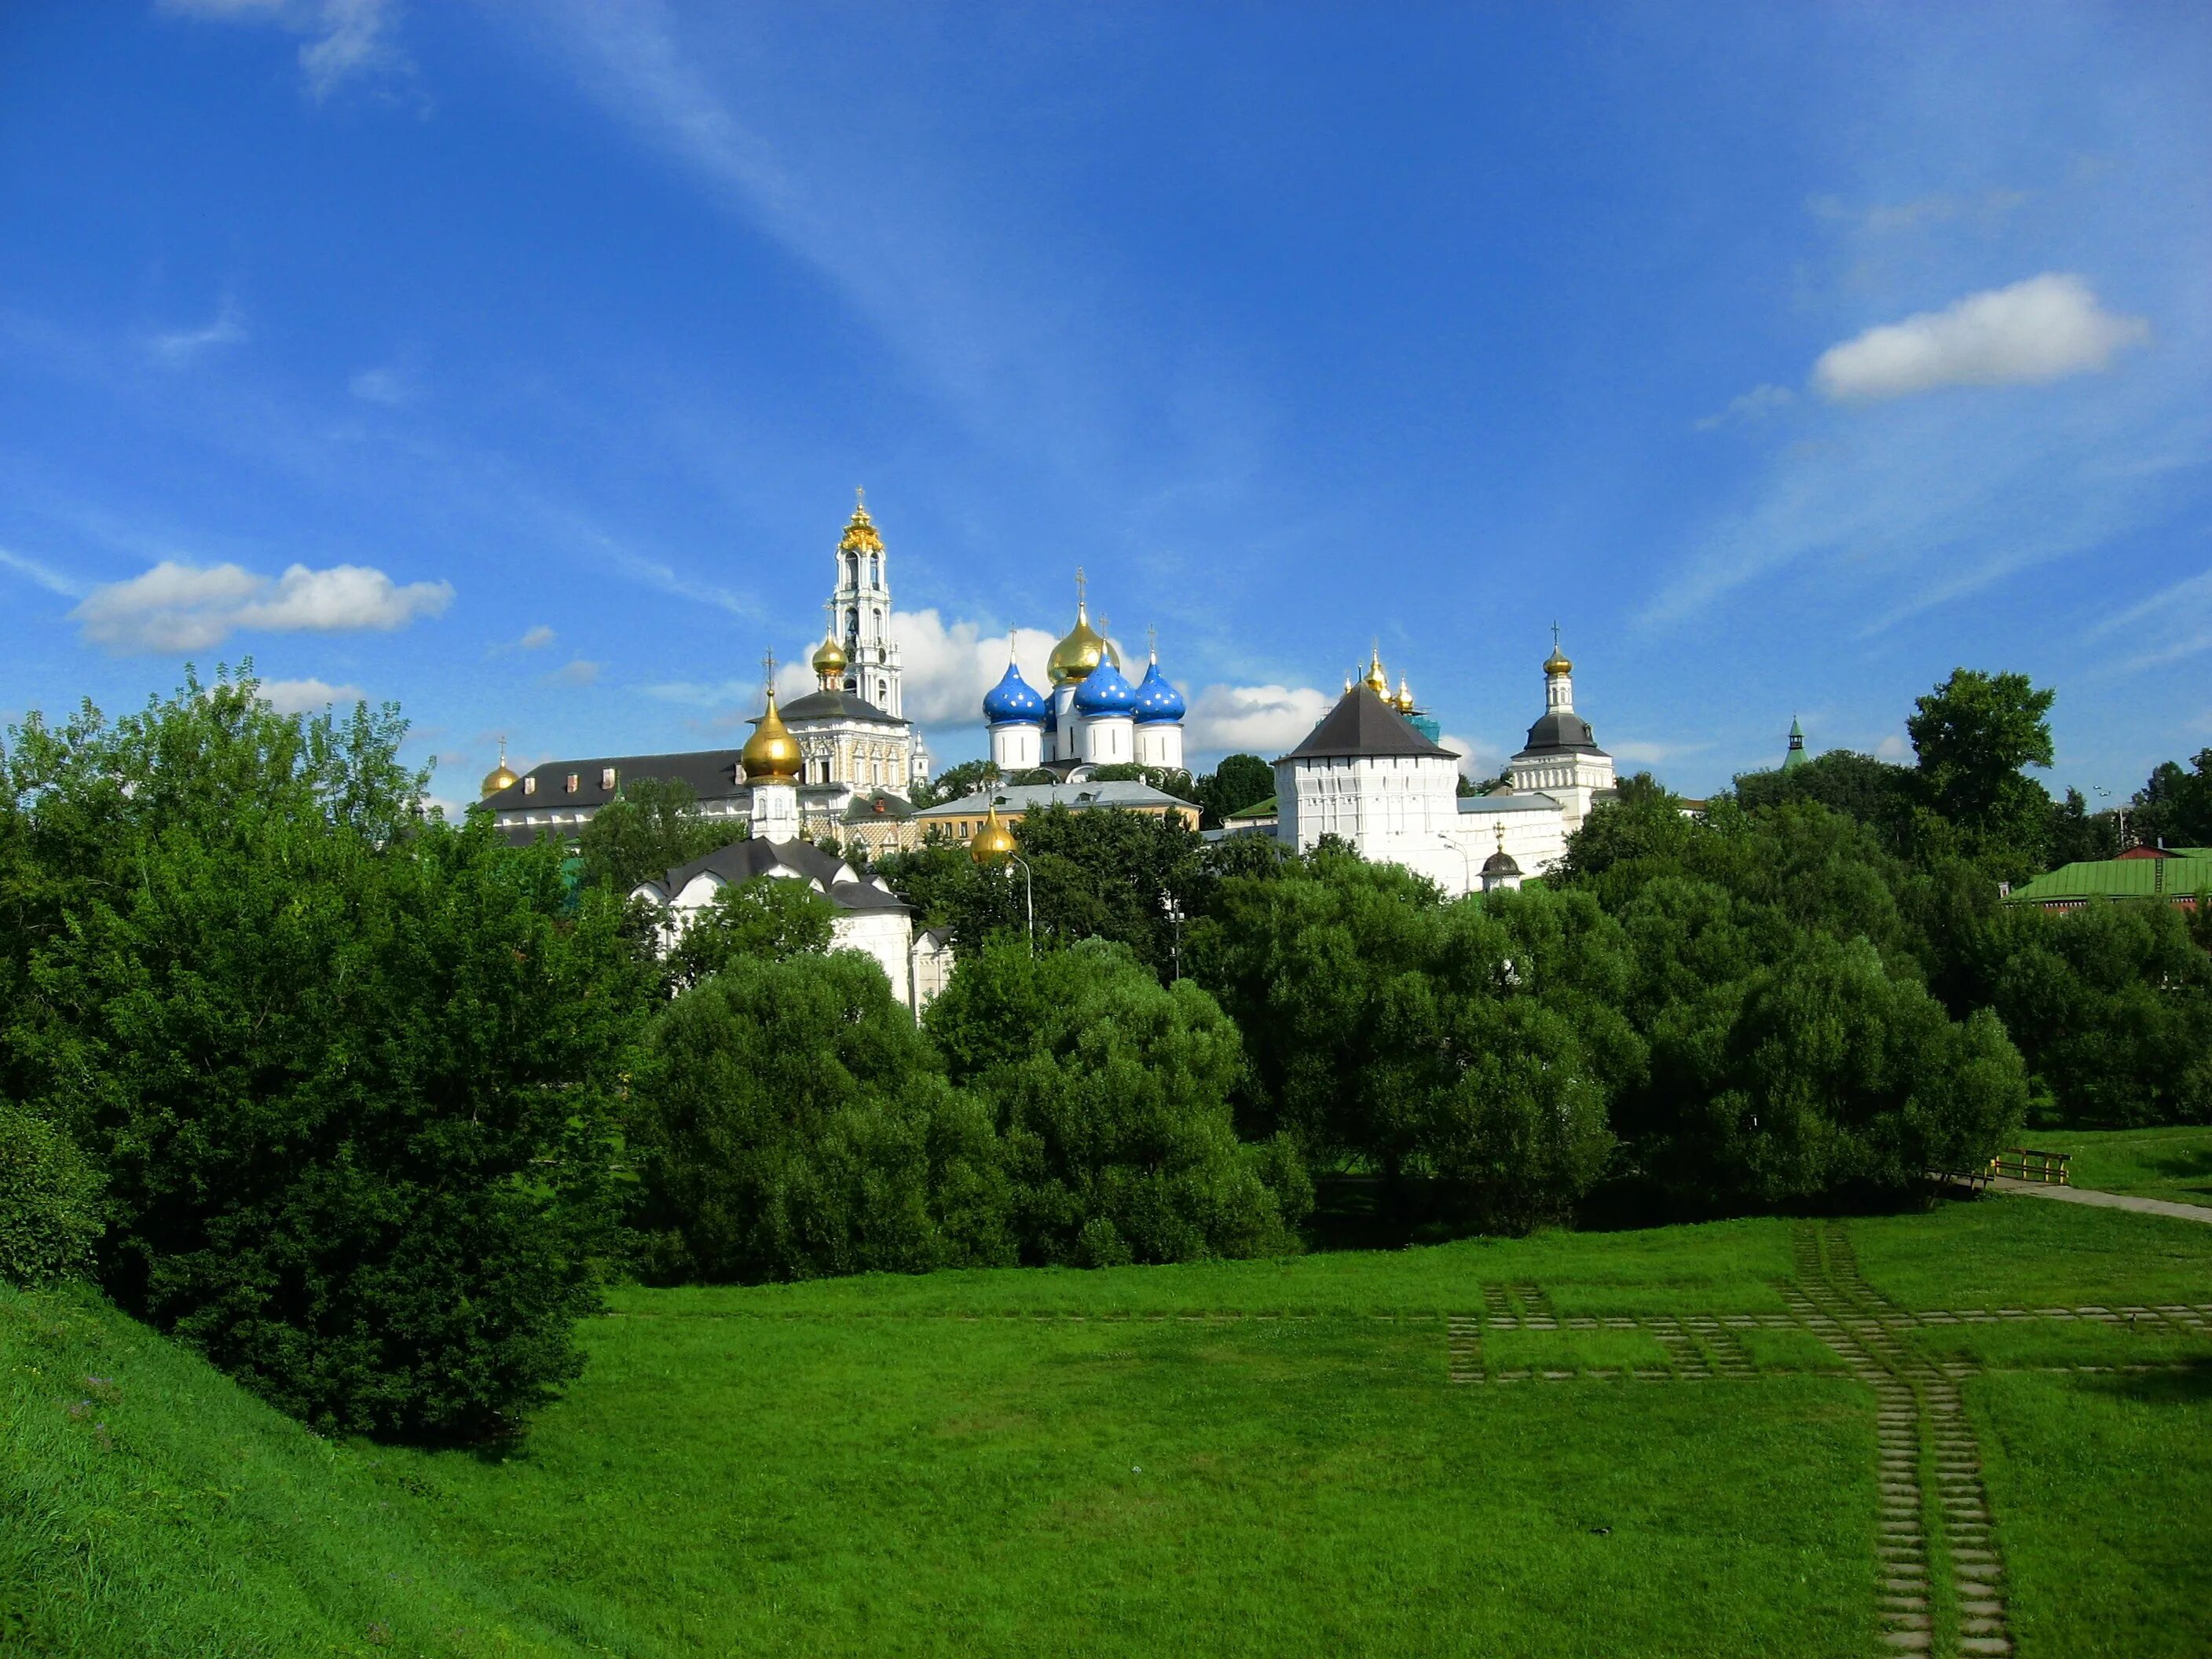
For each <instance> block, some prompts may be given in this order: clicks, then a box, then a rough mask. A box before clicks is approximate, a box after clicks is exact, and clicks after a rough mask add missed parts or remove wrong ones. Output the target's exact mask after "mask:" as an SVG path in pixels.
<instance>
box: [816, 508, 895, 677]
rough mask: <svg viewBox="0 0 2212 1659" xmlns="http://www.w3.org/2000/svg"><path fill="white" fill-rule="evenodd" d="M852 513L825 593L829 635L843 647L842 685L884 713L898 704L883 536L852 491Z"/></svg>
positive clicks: (841, 539)
mask: <svg viewBox="0 0 2212 1659" xmlns="http://www.w3.org/2000/svg"><path fill="white" fill-rule="evenodd" d="M853 494H854V498H855V504H854V507H853V516H852V519H851V520H850V521H848V523H847V524H846V526H845V533H844V534H843V535H842V537H840V538H838V541H837V584H836V586H835V587H834V588H832V589H831V590H830V593H829V635H830V637H831V638H832V639H835V640H836V641H837V642H838V643H839V644H841V645H842V646H843V647H844V648H845V683H844V689H845V690H848V691H849V692H851V693H852V694H853V695H854V696H858V697H860V698H861V699H862V700H863V701H865V702H871V703H873V704H874V705H875V706H876V707H877V708H880V709H882V710H883V711H884V713H885V714H890V715H894V716H896V717H898V718H900V719H904V718H905V713H906V711H905V710H904V709H903V708H901V707H900V706H899V705H900V703H901V702H902V698H901V696H900V694H899V648H898V647H897V646H896V644H895V643H894V642H893V641H892V640H891V636H890V625H891V587H890V573H889V571H888V570H887V569H886V568H885V567H886V565H887V563H888V560H887V559H886V557H885V556H884V538H883V537H882V535H881V534H880V533H879V532H878V531H877V529H876V526H875V521H874V520H872V519H871V518H869V517H868V507H867V501H866V495H865V494H864V492H862V491H860V490H857V489H856V490H854V492H853Z"/></svg>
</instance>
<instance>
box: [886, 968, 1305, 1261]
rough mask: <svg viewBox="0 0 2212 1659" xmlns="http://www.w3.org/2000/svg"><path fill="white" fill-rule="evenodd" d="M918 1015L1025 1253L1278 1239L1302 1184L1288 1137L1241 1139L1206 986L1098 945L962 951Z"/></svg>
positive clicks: (1047, 1255)
mask: <svg viewBox="0 0 2212 1659" xmlns="http://www.w3.org/2000/svg"><path fill="white" fill-rule="evenodd" d="M928 1025H929V1030H930V1032H931V1034H932V1035H933V1036H934V1037H936V1038H937V1040H938V1041H939V1043H940V1044H941V1046H942V1047H943V1048H944V1049H945V1052H946V1053H947V1054H949V1055H950V1056H951V1058H952V1064H953V1077H954V1079H955V1081H957V1082H959V1083H961V1084H963V1085H966V1086H968V1087H970V1088H972V1089H973V1090H974V1091H975V1092H976V1093H977V1094H978V1095H979V1096H981V1097H982V1098H983V1099H984V1100H985V1101H986V1102H987V1103H989V1105H990V1106H991V1108H992V1109H993V1110H994V1114H995V1116H996V1121H997V1123H998V1127H999V1133H1000V1138H1001V1140H1002V1142H1003V1146H1004V1158H1005V1163H1006V1170H1007V1172H1008V1175H1009V1177H1010V1179H1011V1181H1012V1194H1011V1202H1012V1225H1013V1229H1014V1232H1015V1235H1016V1237H1017V1238H1018V1241H1019V1245H1020V1250H1021V1257H1022V1260H1023V1261H1030V1262H1072V1263H1075V1264H1078V1265H1094V1266H1104V1265H1109V1264H1111V1263H1115V1262H1120V1261H1195V1260H1199V1259H1201V1258H1204V1257H1207V1256H1249V1255H1267V1254H1270V1253H1273V1252H1278V1251H1282V1250H1285V1249H1293V1248H1295V1237H1294V1235H1293V1234H1292V1233H1291V1226H1292V1225H1294V1224H1295V1223H1296V1222H1297V1221H1298V1220H1299V1219H1301V1218H1303V1217H1304V1213H1305V1211H1306V1210H1307V1209H1308V1208H1309V1207H1310V1204H1311V1201H1312V1198H1311V1188H1310V1185H1309V1184H1308V1183H1307V1182H1306V1179H1305V1176H1304V1169H1303V1166H1302V1165H1301V1164H1300V1163H1299V1161H1298V1159H1297V1157H1296V1155H1295V1153H1294V1152H1292V1150H1291V1148H1290V1147H1289V1146H1286V1145H1284V1146H1273V1147H1269V1148H1267V1149H1265V1150H1261V1149H1255V1148H1252V1147H1248V1146H1241V1145H1240V1144H1238V1141H1237V1135H1236V1131H1235V1129H1234V1128H1233V1127H1232V1126H1231V1118H1230V1105H1229V1097H1230V1093H1231V1090H1232V1089H1233V1088H1234V1087H1235V1086H1236V1084H1237V1079H1238V1076H1239V1074H1240V1073H1241V1072H1242V1070H1243V1046H1242V1044H1241V1042H1239V1040H1238V1036H1237V1028H1236V1027H1235V1026H1234V1025H1232V1024H1230V1022H1229V1020H1228V1018H1226V1017H1225V1015H1224V1014H1223V1013H1222V1012H1221V1010H1220V1008H1219V1006H1218V1005H1217V1004H1216V1003H1215V1002H1214V1000H1213V999H1212V997H1210V996H1208V995H1207V994H1206V993H1205V992H1204V991H1202V990H1200V988H1199V987H1198V986H1197V985H1195V984H1194V983H1192V982H1190V981H1182V982H1181V983H1179V984H1176V985H1174V986H1172V987H1170V986H1163V985H1162V984H1161V983H1160V982H1159V981H1158V980H1157V979H1155V978H1154V977H1153V976H1152V975H1151V974H1150V973H1148V972H1146V970H1145V969H1143V968H1141V967H1139V965H1138V964H1137V963H1136V962H1135V961H1133V959H1132V957H1130V956H1129V954H1128V952H1127V951H1125V950H1122V949H1120V948H1117V947H1115V946H1113V945H1107V944H1105V943H1103V942H1099V941H1090V942H1086V943H1084V944H1081V945H1075V946H1073V947H1072V948H1071V949H1068V950H1066V951H1053V952H1048V953H1047V954H1045V955H1043V956H1041V957H1031V956H1030V954H1029V952H1028V951H1027V950H1026V948H1025V947H1024V946H1022V945H1018V944H1015V943H1012V942H1011V941H1007V942H1001V943H1000V944H996V945H992V946H989V947H987V949H986V950H985V951H984V952H983V953H982V955H981V957H980V958H979V959H978V960H976V961H974V962H969V963H963V965H962V966H961V968H960V969H959V971H958V972H957V973H956V974H955V975H953V979H952V982H951V985H950V986H949V987H947V988H946V990H945V993H944V994H942V995H940V996H939V998H938V999H937V1000H936V1001H935V1002H933V1003H932V1004H931V1005H930V1008H929V1013H928Z"/></svg>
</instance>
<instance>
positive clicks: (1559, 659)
mask: <svg viewBox="0 0 2212 1659" xmlns="http://www.w3.org/2000/svg"><path fill="white" fill-rule="evenodd" d="M1544 671H1545V672H1546V673H1547V674H1571V673H1573V672H1574V671H1575V665H1574V664H1573V663H1571V662H1570V661H1568V660H1567V653H1565V652H1564V651H1562V650H1560V649H1559V623H1553V624H1552V654H1551V655H1550V656H1548V657H1547V658H1545V659H1544Z"/></svg>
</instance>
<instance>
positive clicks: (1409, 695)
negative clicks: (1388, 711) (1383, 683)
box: [1398, 674, 1413, 714]
mask: <svg viewBox="0 0 2212 1659" xmlns="http://www.w3.org/2000/svg"><path fill="white" fill-rule="evenodd" d="M1398 712H1399V713H1400V714H1412V713H1413V687H1412V686H1410V685H1408V684H1406V677H1405V676H1404V675H1403V674H1401V675H1400V676H1398Z"/></svg>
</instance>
